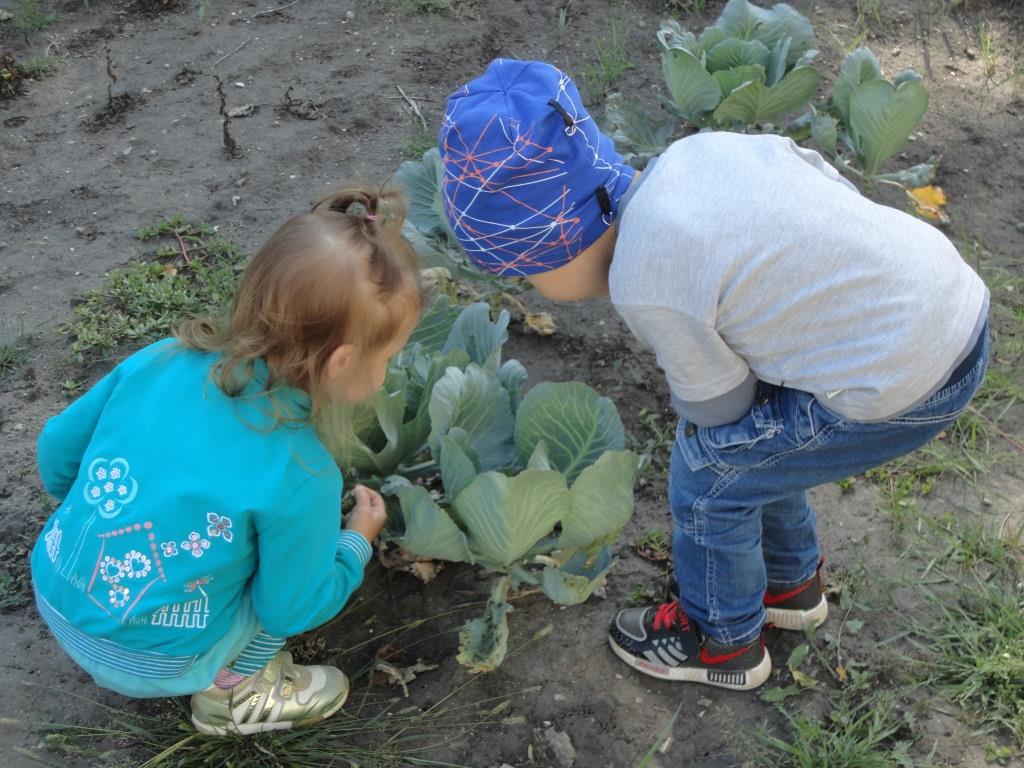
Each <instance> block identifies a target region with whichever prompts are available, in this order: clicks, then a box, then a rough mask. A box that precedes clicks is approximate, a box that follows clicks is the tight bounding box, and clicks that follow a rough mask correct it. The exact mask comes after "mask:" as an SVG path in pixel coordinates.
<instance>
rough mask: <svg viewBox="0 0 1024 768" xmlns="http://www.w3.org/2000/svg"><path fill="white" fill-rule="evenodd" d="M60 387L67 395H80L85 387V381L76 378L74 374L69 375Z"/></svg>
mask: <svg viewBox="0 0 1024 768" xmlns="http://www.w3.org/2000/svg"><path fill="white" fill-rule="evenodd" d="M60 389H61V391H62V392H63V393H64V394H65V395H66V396H67V397H78V395H80V394H81V393H82V390H83V389H85V382H83V381H80V380H79V379H76V378H75V377H74V376H68V377H67V378H66V379H64V381H62V382H61V383H60Z"/></svg>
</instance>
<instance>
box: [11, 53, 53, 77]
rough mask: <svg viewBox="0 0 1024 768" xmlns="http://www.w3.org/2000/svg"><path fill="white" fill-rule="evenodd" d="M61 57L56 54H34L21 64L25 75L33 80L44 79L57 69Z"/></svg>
mask: <svg viewBox="0 0 1024 768" xmlns="http://www.w3.org/2000/svg"><path fill="white" fill-rule="evenodd" d="M59 65H60V59H58V58H57V57H56V56H32V57H31V58H28V59H25V60H23V61H22V62H21V64H20V65H19V66H20V67H21V72H22V74H23V75H24V76H25V77H29V78H32V79H33V80H42V79H44V78H47V77H49V76H50V75H52V74H53V73H54V72H56V71H57V67H58V66H59Z"/></svg>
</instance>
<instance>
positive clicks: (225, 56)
mask: <svg viewBox="0 0 1024 768" xmlns="http://www.w3.org/2000/svg"><path fill="white" fill-rule="evenodd" d="M250 42H252V37H249V38H248V39H247V40H245V41H244V42H243V43H242V44H241V45H240V46H238V47H237V48H235V50H233V51H229V52H228V53H225V54H224V55H223V56H221V57H220V58H219V59H217V60H216V61H215V62H213V67H210V69H213V68H214V67H216V66H217V65H218V64H220V63H221V62H222V61H224V59H226V58H227V57H228V56H233V55H234V54H236V53H238V52H239V51H240V50H242V49H243V48H245V46H247V45H248V44H249V43H250Z"/></svg>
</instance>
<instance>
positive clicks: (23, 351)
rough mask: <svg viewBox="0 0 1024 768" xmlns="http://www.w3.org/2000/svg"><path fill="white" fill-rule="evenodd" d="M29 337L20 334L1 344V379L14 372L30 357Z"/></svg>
mask: <svg viewBox="0 0 1024 768" xmlns="http://www.w3.org/2000/svg"><path fill="white" fill-rule="evenodd" d="M28 341H29V339H28V337H27V336H26V335H25V334H19V335H18V338H16V339H14V340H13V341H8V342H4V343H3V344H0V379H3V378H4V377H6V376H7V375H8V374H10V373H12V372H14V370H15V369H17V368H18V367H19V366H20V365H21V364H22V363H24V362H25V360H26V359H28Z"/></svg>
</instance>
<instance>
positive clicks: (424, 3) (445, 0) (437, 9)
mask: <svg viewBox="0 0 1024 768" xmlns="http://www.w3.org/2000/svg"><path fill="white" fill-rule="evenodd" d="M398 7H399V8H400V9H401V10H403V11H405V12H406V13H441V12H442V11H449V10H451V7H452V0H398Z"/></svg>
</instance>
